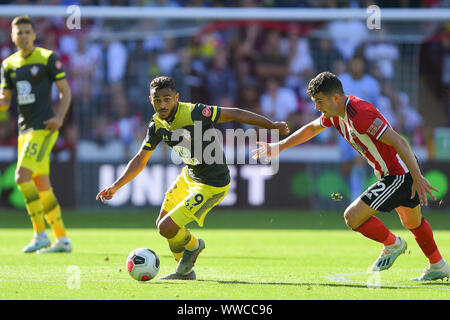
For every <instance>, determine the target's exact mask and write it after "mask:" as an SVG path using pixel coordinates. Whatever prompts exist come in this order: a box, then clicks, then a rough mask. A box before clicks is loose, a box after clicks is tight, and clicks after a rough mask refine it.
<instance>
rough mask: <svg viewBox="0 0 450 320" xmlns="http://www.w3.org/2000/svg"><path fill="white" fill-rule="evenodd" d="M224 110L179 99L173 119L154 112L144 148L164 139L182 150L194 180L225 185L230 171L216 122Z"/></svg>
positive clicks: (180, 152) (152, 146) (175, 149)
mask: <svg viewBox="0 0 450 320" xmlns="http://www.w3.org/2000/svg"><path fill="white" fill-rule="evenodd" d="M220 111H221V108H220V107H217V106H208V105H204V104H201V103H197V104H193V103H185V102H178V107H177V110H176V112H175V115H174V116H173V118H172V119H171V121H167V120H164V119H161V118H160V117H158V115H157V114H154V115H153V119H152V120H151V121H150V124H149V127H148V131H147V136H146V138H145V140H144V142H143V144H142V148H143V149H145V150H154V149H155V148H156V146H157V145H158V144H159V143H160V142H161V141H164V142H165V143H166V144H167V145H168V146H170V147H171V148H173V150H174V151H175V152H177V153H178V155H179V156H180V158H181V159H182V160H183V162H184V163H185V164H186V165H187V169H188V174H189V176H190V177H191V178H192V179H193V180H194V181H197V182H200V183H204V184H208V185H211V186H214V187H224V186H226V185H227V184H229V183H230V174H229V170H228V166H227V164H226V160H225V154H224V152H223V145H222V141H221V140H220V139H218V137H217V132H216V129H214V126H213V124H214V123H216V122H217V121H218V120H219V117H220Z"/></svg>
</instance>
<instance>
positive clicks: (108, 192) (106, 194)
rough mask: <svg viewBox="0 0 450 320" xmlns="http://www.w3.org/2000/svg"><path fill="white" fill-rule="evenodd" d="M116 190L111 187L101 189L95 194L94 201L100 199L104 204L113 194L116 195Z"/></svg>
mask: <svg viewBox="0 0 450 320" xmlns="http://www.w3.org/2000/svg"><path fill="white" fill-rule="evenodd" d="M116 191H117V190H116V189H115V188H113V187H108V188H105V189H103V190H102V191H100V192H99V193H98V194H97V197H96V198H95V200H98V199H100V201H101V202H103V203H106V200H111V199H112V197H113V196H114V194H115V193H116Z"/></svg>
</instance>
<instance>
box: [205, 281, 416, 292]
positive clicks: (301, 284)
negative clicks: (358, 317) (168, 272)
mask: <svg viewBox="0 0 450 320" xmlns="http://www.w3.org/2000/svg"><path fill="white" fill-rule="evenodd" d="M196 281H201V282H211V283H218V284H243V285H271V286H298V287H306V289H307V290H311V289H313V288H314V287H328V288H340V287H342V288H360V289H370V288H369V287H368V286H367V285H365V284H357V283H334V282H325V283H319V282H258V281H241V280H201V279H197V280H196ZM377 289H378V290H380V289H387V290H393V289H395V290H398V289H411V287H399V286H395V285H382V286H380V287H379V288H377Z"/></svg>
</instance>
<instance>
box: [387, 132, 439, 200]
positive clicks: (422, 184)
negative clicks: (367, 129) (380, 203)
mask: <svg viewBox="0 0 450 320" xmlns="http://www.w3.org/2000/svg"><path fill="white" fill-rule="evenodd" d="M380 141H381V142H383V143H385V144H387V145H390V146H393V147H394V148H395V150H396V151H397V153H398V155H399V156H400V158H401V159H402V160H403V162H404V163H405V165H406V167H408V170H409V172H410V173H411V176H412V178H413V185H412V188H411V199H412V198H414V197H415V196H416V193H417V194H418V196H419V200H420V205H422V206H426V205H428V199H427V194H429V195H430V196H431V197H432V198H433V199H434V200H436V196H435V195H434V194H433V193H431V190H434V191H437V192H439V190H438V189H436V188H435V187H433V186H432V185H431V184H430V183H429V182H428V180H427V179H426V178H425V177H424V176H423V175H422V173H421V172H420V168H419V164H418V163H417V159H416V157H415V155H414V152H413V151H412V149H411V147H410V146H409V143H408V141H406V139H405V138H403V137H402V136H400V135H399V134H398V133H397V132H395V130H393V129H392V128H387V130H386V131H385V132H384V133H383V135H382V136H381V137H380Z"/></svg>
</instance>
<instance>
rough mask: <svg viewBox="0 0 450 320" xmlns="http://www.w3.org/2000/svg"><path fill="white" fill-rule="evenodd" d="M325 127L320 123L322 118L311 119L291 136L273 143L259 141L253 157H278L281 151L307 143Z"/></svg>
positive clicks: (268, 158)
mask: <svg viewBox="0 0 450 320" xmlns="http://www.w3.org/2000/svg"><path fill="white" fill-rule="evenodd" d="M325 129H327V128H325V127H323V126H322V125H321V124H320V118H318V119H316V120H313V121H311V122H310V123H308V124H306V125H304V126H303V127H301V128H300V129H298V130H297V131H295V132H294V133H293V134H291V135H290V136H289V137H287V138H285V139H283V140H281V141H279V142H273V143H267V142H261V141H258V142H256V144H258V145H259V147H258V149H256V150H253V151H252V152H253V153H254V154H253V156H252V157H253V159H260V158H263V157H267V160H270V159H272V158H275V157H277V156H278V155H279V154H280V152H281V151H283V150H284V149H288V148H290V147H293V146H296V145H298V144H302V143H305V142H306V141H309V140H311V139H312V138H314V137H315V136H317V135H318V134H319V133H320V132H322V131H324V130H325Z"/></svg>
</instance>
